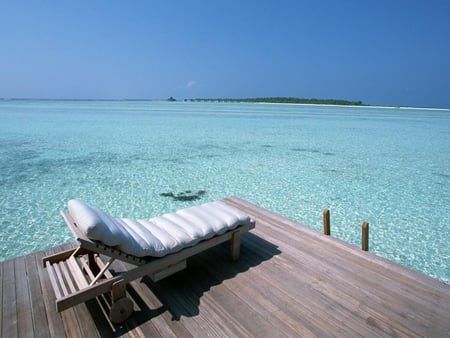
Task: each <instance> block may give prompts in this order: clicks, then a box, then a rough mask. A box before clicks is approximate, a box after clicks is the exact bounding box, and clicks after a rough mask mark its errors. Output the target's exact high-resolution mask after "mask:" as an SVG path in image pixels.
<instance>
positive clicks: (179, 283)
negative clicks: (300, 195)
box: [87, 232, 281, 336]
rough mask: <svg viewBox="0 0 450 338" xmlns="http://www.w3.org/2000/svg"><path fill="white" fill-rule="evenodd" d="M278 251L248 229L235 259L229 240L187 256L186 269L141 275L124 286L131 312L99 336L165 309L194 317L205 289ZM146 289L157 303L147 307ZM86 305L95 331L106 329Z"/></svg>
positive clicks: (122, 330)
mask: <svg viewBox="0 0 450 338" xmlns="http://www.w3.org/2000/svg"><path fill="white" fill-rule="evenodd" d="M280 253H281V251H280V250H279V249H278V246H276V245H274V244H272V243H270V242H268V241H266V240H265V239H263V238H261V237H259V236H257V235H255V234H253V233H251V232H249V233H245V234H243V235H242V237H241V253H240V257H239V259H238V260H237V261H235V262H233V261H231V260H230V243H229V242H225V243H222V244H220V245H217V246H215V247H213V248H211V249H208V250H206V251H203V252H201V253H199V254H197V255H195V256H193V257H191V258H189V259H188V266H187V268H186V269H184V270H182V271H180V272H177V273H175V274H174V275H172V276H169V277H167V278H165V279H163V280H161V281H158V282H153V281H152V280H151V279H150V278H149V277H144V278H142V279H141V280H140V283H139V285H138V287H137V288H135V287H133V285H130V284H129V285H128V286H127V292H128V296H129V297H130V298H132V300H133V301H134V302H135V304H136V305H137V307H138V309H136V306H135V312H134V313H133V315H132V316H131V317H130V318H129V319H128V320H127V321H125V322H124V323H122V324H120V325H113V327H111V329H113V330H112V331H110V332H109V333H108V334H105V335H104V334H101V336H111V335H113V336H115V335H120V334H124V333H125V332H127V331H131V330H132V329H134V328H136V327H139V326H141V325H145V323H147V322H149V321H151V320H152V319H153V318H155V317H158V316H160V315H162V314H163V313H165V312H169V313H170V315H171V320H172V321H178V320H180V318H181V317H183V316H184V317H194V316H196V315H198V314H199V305H200V299H201V297H202V296H203V294H204V293H205V292H207V291H208V290H210V289H211V288H212V287H214V286H215V285H219V284H221V283H223V282H224V281H225V280H228V279H232V278H234V277H236V276H237V275H238V274H240V273H244V272H245V271H247V270H249V269H250V268H253V267H256V266H258V265H259V264H261V263H263V262H264V261H268V260H270V259H271V258H272V257H274V256H276V255H279V254H280ZM148 292H150V293H152V294H153V295H154V296H155V297H156V298H157V299H158V300H159V302H158V303H159V304H160V306H159V307H157V308H151V305H149V304H148V303H147V302H146V301H145V299H143V298H146V297H148V295H146V296H144V295H143V294H142V293H148ZM87 305H88V308H89V311H90V312H91V314H92V315H93V317H94V319H95V322H96V323H97V325H98V328H99V332H107V331H108V330H105V327H106V326H107V324H106V323H105V322H104V321H105V320H106V319H105V318H103V319H101V318H95V317H98V305H96V304H93V303H92V304H90V306H89V304H87ZM109 325H110V326H111V324H110V323H109Z"/></svg>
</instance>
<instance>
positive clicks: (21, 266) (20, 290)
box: [14, 256, 34, 337]
mask: <svg viewBox="0 0 450 338" xmlns="http://www.w3.org/2000/svg"><path fill="white" fill-rule="evenodd" d="M14 276H15V284H16V300H17V328H18V334H19V337H33V336H34V334H33V318H32V314H31V310H32V306H31V299H30V295H29V292H28V278H27V272H26V267H25V257H24V256H22V257H18V258H16V259H15V260H14Z"/></svg>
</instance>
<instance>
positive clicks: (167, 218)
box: [68, 200, 251, 257]
mask: <svg viewBox="0 0 450 338" xmlns="http://www.w3.org/2000/svg"><path fill="white" fill-rule="evenodd" d="M68 207H69V212H70V214H71V215H72V217H73V219H74V220H75V222H76V223H77V225H78V226H79V228H80V229H81V230H82V231H84V232H85V233H86V235H87V237H89V238H90V239H93V240H97V241H100V242H102V243H104V244H106V245H108V246H116V247H117V248H118V249H120V250H121V251H123V252H125V253H128V254H131V255H134V256H138V257H144V256H154V257H162V256H165V255H167V254H170V253H174V252H177V251H179V250H181V249H184V248H186V247H189V246H193V245H195V244H197V243H198V242H199V241H201V240H204V239H208V238H211V237H213V236H215V235H218V234H223V233H225V232H226V231H228V230H231V229H234V228H236V227H237V226H238V225H240V224H249V223H250V222H251V220H250V217H249V216H248V215H246V214H245V213H243V212H242V211H240V210H238V209H236V208H233V207H231V206H229V205H227V204H225V203H223V202H220V201H217V202H210V203H206V204H203V205H200V206H195V207H190V208H186V209H182V210H179V211H177V212H175V213H170V214H165V215H162V216H159V217H154V218H151V219H148V220H132V219H127V218H114V217H112V216H110V215H108V214H107V213H105V212H103V211H101V210H100V209H97V208H93V207H90V206H88V205H86V204H84V203H83V202H81V201H78V200H71V201H69V202H68Z"/></svg>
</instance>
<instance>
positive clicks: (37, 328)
mask: <svg viewBox="0 0 450 338" xmlns="http://www.w3.org/2000/svg"><path fill="white" fill-rule="evenodd" d="M36 257H37V256H36V255H34V254H30V255H27V256H26V257H25V264H26V273H27V278H28V286H29V291H30V302H31V305H30V307H31V313H32V316H33V330H32V332H33V334H34V336H36V337H42V338H45V337H50V330H49V326H48V322H47V316H46V315H45V304H44V299H43V296H42V295H43V291H42V286H41V281H40V279H39V271H38V266H37V262H36ZM39 266H40V265H39Z"/></svg>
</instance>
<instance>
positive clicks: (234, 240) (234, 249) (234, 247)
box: [231, 231, 241, 261]
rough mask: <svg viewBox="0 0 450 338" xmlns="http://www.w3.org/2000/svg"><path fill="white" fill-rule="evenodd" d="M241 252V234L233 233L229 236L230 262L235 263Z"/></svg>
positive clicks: (238, 232)
mask: <svg viewBox="0 0 450 338" xmlns="http://www.w3.org/2000/svg"><path fill="white" fill-rule="evenodd" d="M240 252H241V232H240V231H235V232H233V234H232V235H231V260H233V261H237V260H238V258H239V255H240Z"/></svg>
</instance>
